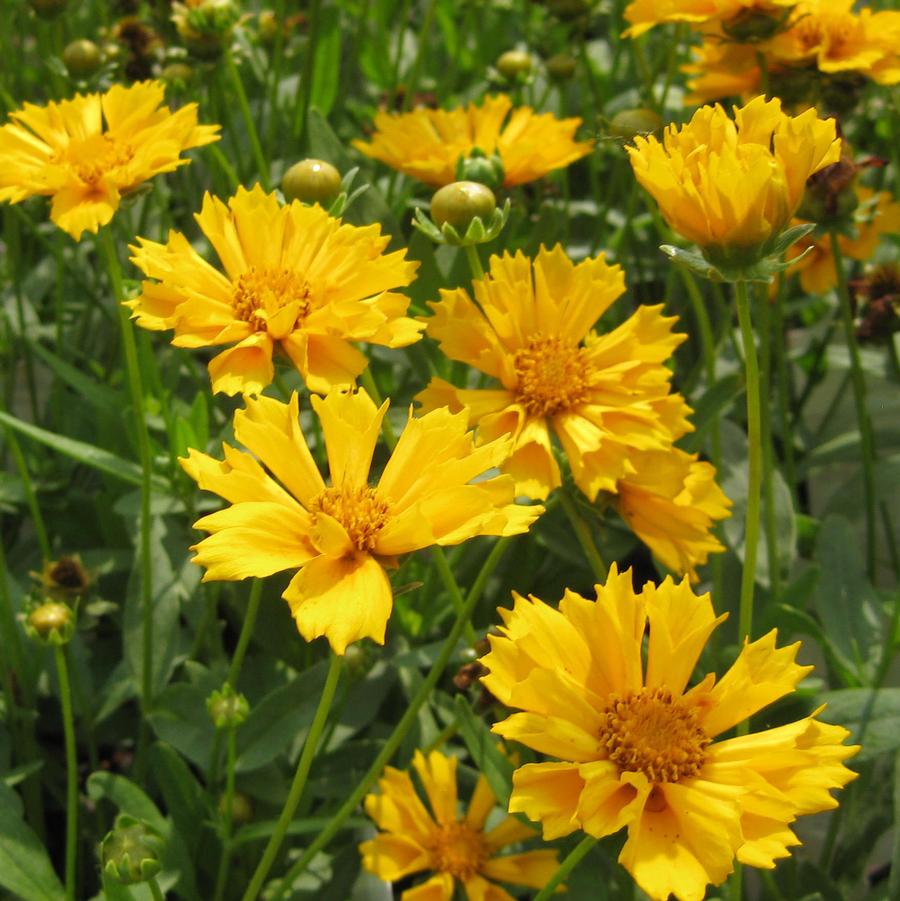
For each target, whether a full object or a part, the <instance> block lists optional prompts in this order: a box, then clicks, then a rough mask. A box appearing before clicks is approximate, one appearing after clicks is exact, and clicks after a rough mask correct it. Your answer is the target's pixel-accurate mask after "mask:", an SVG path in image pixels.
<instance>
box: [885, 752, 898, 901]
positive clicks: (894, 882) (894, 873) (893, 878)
mask: <svg viewBox="0 0 900 901" xmlns="http://www.w3.org/2000/svg"><path fill="white" fill-rule="evenodd" d="M887 896H888V898H900V751H898V752H897V755H896V756H895V758H894V848H893V851H892V852H891V875H890V879H889V881H888V894H887Z"/></svg>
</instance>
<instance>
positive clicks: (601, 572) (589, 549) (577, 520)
mask: <svg viewBox="0 0 900 901" xmlns="http://www.w3.org/2000/svg"><path fill="white" fill-rule="evenodd" d="M559 500H560V503H561V504H562V508H563V510H565V512H566V516H568V517H569V522H570V523H571V524H572V528H573V529H574V531H575V537H576V538H577V539H578V543H579V544H580V545H581V549H582V550H583V551H584V556H585V557H586V558H587V561H588V563H589V564H590V567H591V571H592V572H593V574H594V578H595V579H596V580H597V581H598V582H605V581H606V576H607V569H606V563H605V562H604V561H603V557H602V556H601V555H600V551H599V550H597V545H596V544H594V536H593V535H591V530H590V528H589V527H588V524H587V523H586V522H585V521H584V519H583V518H582V516H581V514H580V513H579V512H578V505H577V504H576V503H575V500H574V499H573V498H572V497H571V495H570V494H569V492H568V489H566V488H562V489H560V492H559Z"/></svg>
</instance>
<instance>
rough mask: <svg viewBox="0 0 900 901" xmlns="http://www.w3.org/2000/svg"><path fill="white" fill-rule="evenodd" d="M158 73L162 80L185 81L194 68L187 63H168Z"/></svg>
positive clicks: (188, 78)
mask: <svg viewBox="0 0 900 901" xmlns="http://www.w3.org/2000/svg"><path fill="white" fill-rule="evenodd" d="M159 74H160V77H161V78H162V80H163V81H169V82H175V81H178V82H182V83H187V82H189V81H190V80H191V76H192V75H193V74H194V70H193V69H192V68H191V67H190V66H189V65H188V64H187V63H169V65H167V66H166V67H165V68H164V69H163V70H162V72H160V73H159Z"/></svg>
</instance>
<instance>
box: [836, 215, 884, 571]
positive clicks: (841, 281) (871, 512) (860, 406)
mask: <svg viewBox="0 0 900 901" xmlns="http://www.w3.org/2000/svg"><path fill="white" fill-rule="evenodd" d="M830 237H831V255H832V256H833V257H834V268H835V271H836V272H837V277H838V295H839V300H840V304H841V319H842V321H843V324H844V336H845V338H846V341H847V350H848V351H849V353H850V377H851V380H852V384H853V399H854V401H855V404H856V421H857V426H858V428H859V440H860V443H861V445H862V464H863V490H864V492H865V504H866V570H867V571H868V573H869V578H870V579H873V578H874V577H875V437H874V435H873V434H872V420H871V419H870V418H869V410H868V403H867V398H866V379H865V376H864V375H863V369H862V360H861V358H860V355H859V345H858V344H857V343H856V332H855V331H854V328H853V309H852V306H851V302H850V291H849V290H848V288H847V273H846V272H845V271H844V257H843V254H842V253H841V245H840V241H838V236H837V234H836V233H835V232H831V234H830Z"/></svg>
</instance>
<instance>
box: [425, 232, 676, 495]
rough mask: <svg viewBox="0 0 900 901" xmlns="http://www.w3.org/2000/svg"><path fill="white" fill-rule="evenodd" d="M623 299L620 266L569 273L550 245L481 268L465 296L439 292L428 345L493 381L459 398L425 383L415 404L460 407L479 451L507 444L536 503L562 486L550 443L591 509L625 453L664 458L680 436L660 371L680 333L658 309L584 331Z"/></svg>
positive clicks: (437, 382)
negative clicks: (508, 439) (502, 440)
mask: <svg viewBox="0 0 900 901" xmlns="http://www.w3.org/2000/svg"><path fill="white" fill-rule="evenodd" d="M624 290H625V277H624V275H623V273H622V269H621V267H620V266H617V265H616V266H609V265H607V263H606V260H605V259H604V258H603V257H602V256H600V257H598V258H596V259H588V260H585V261H584V262H582V263H579V264H578V265H576V264H575V263H573V262H572V261H571V260H570V259H569V258H568V257H567V256H566V254H565V252H564V251H563V249H562V248H561V247H559V246H557V247H555V248H554V249H553V250H546V249H545V248H541V250H540V252H539V253H538V255H537V257H536V258H535V259H534V260H530V259H529V258H528V257H526V256H525V255H524V254H522V253H516V254H515V255H514V256H511V255H509V254H505V255H503V256H501V257H498V256H495V257H492V258H491V265H490V272H489V273H488V275H487V276H486V277H485V278H484V279H482V280H477V281H475V282H474V283H473V291H474V294H475V300H473V299H472V298H471V297H470V296H469V294H468V292H467V291H465V290H464V289H462V288H457V289H456V290H454V291H441V300H440V301H439V302H437V303H432V304H430V306H431V307H432V309H433V310H434V314H435V315H434V316H433V317H432V318H431V319H430V320H429V321H428V326H427V329H428V335H429V336H430V337H432V338H434V339H436V340H437V341H438V342H439V343H440V346H441V350H442V351H443V352H444V353H445V354H446V355H447V356H448V357H450V358H451V359H453V360H461V361H462V362H464V363H468V364H469V365H470V366H473V367H475V368H476V369H478V370H479V371H481V372H483V373H485V374H486V375H489V376H491V377H493V378H494V379H496V380H497V381H498V382H499V386H497V387H495V388H457V387H456V386H454V385H451V384H450V383H449V382H446V381H444V380H443V379H439V378H435V379H432V381H431V383H430V384H429V385H428V387H427V388H426V389H425V390H424V391H422V392H421V393H420V394H419V395H417V397H416V399H417V400H418V401H419V402H420V403H421V404H422V405H423V407H424V408H425V409H427V410H431V409H435V408H437V407H441V406H444V405H449V406H450V408H451V409H453V410H460V409H462V408H464V407H465V408H468V409H469V411H470V412H471V415H472V419H473V421H474V422H476V423H477V424H478V435H479V440H480V441H493V440H495V439H496V438H498V437H500V436H502V435H506V434H509V435H511V436H512V439H513V453H512V456H510V458H509V459H508V460H507V461H506V462H505V463H503V466H502V468H503V470H504V472H508V473H511V474H512V475H513V476H514V477H515V479H516V484H517V489H518V491H519V492H520V493H522V494H525V495H528V496H529V497H534V498H545V497H546V496H547V495H548V494H549V493H550V491H552V490H553V489H554V488H556V487H558V486H559V485H560V484H561V479H560V471H559V466H558V465H557V462H556V459H555V457H554V454H553V447H552V441H551V435H552V434H555V435H556V436H557V438H558V439H559V441H560V443H561V445H562V447H563V449H564V450H565V452H566V455H567V456H568V459H569V464H570V466H571V468H572V474H573V476H574V478H575V482H576V483H577V484H578V486H579V488H581V490H582V491H583V492H584V493H585V494H586V495H587V496H588V498H590V499H591V500H594V499H595V498H596V496H597V493H598V492H599V491H601V490H604V491H615V490H616V482H617V480H618V479H620V478H621V477H622V476H623V475H625V474H626V473H627V472H629V471H631V470H630V467H629V464H628V455H629V454H630V453H631V452H632V451H633V450H648V449H651V448H668V447H670V446H671V444H672V442H673V441H674V440H675V439H676V438H678V437H680V436H681V435H683V434H684V433H685V432H687V431H688V430H689V429H690V425H689V424H688V422H687V420H686V418H685V417H686V415H687V413H688V412H689V410H688V407H687V405H686V404H685V403H684V400H683V399H682V398H681V397H680V396H679V395H677V394H672V393H670V381H671V377H672V373H671V370H669V369H668V368H667V367H666V366H665V365H664V361H665V360H667V359H668V358H669V357H670V356H671V355H672V352H673V351H674V350H675V348H676V347H677V346H678V345H679V344H680V343H681V342H682V341H683V340H684V336H683V335H676V334H673V333H672V326H673V324H674V323H675V318H674V317H668V318H667V317H665V316H663V314H662V306H661V305H660V306H653V307H640V308H639V309H638V311H637V312H636V313H634V314H633V315H632V316H630V317H629V318H628V319H627V320H626V321H625V322H624V323H622V325H620V326H618V327H617V328H615V329H613V330H612V331H610V332H609V333H607V334H602V335H601V334H597V333H595V332H593V331H592V329H593V327H594V325H595V323H596V322H597V321H598V319H599V318H600V317H601V316H602V315H603V314H604V313H605V312H606V311H607V310H608V309H609V307H610V306H611V305H612V303H613V302H614V301H615V300H616V298H617V297H619V296H620V295H621V294H622V293H623V292H624Z"/></svg>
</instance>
